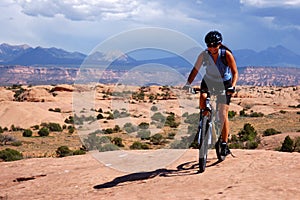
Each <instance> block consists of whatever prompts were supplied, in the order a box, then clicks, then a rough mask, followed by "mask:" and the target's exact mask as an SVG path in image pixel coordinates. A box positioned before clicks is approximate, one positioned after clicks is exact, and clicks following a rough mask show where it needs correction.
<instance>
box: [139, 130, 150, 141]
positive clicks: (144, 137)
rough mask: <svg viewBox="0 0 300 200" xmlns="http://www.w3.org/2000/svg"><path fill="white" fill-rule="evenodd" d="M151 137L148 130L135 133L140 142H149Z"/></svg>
mask: <svg viewBox="0 0 300 200" xmlns="http://www.w3.org/2000/svg"><path fill="white" fill-rule="evenodd" d="M150 135H151V131H150V130H140V131H138V133H137V137H139V138H141V139H142V140H149V139H150Z"/></svg>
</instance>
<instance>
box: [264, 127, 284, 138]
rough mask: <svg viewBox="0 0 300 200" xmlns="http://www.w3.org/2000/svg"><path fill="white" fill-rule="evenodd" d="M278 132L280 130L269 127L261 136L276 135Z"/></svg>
mask: <svg viewBox="0 0 300 200" xmlns="http://www.w3.org/2000/svg"><path fill="white" fill-rule="evenodd" d="M280 133H281V132H280V131H276V130H275V129H274V128H269V129H266V130H265V131H264V132H263V136H270V135H276V134H280Z"/></svg>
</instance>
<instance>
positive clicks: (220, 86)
mask: <svg viewBox="0 0 300 200" xmlns="http://www.w3.org/2000/svg"><path fill="white" fill-rule="evenodd" d="M231 86H232V82H231V79H230V80H228V81H224V82H214V81H210V80H208V79H205V78H204V79H203V80H202V82H201V93H208V94H210V93H213V94H215V95H216V96H217V102H218V103H221V104H227V105H229V104H230V100H231V96H232V95H231V94H227V93H226V92H225V93H224V90H225V91H226V90H227V89H228V88H230V87H231ZM212 91H213V92H212Z"/></svg>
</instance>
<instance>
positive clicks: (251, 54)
mask: <svg viewBox="0 0 300 200" xmlns="http://www.w3.org/2000/svg"><path fill="white" fill-rule="evenodd" d="M139 51H140V52H139V54H140V55H141V54H143V53H144V54H147V53H149V51H148V50H143V49H142V50H139ZM143 51H144V52H143ZM195 51H196V54H195ZM200 51H201V50H200V49H198V50H195V49H193V51H191V52H193V53H194V54H193V56H195V55H197V53H198V52H200ZM160 53H161V52H159V51H158V52H157V54H160ZM185 53H187V54H189V53H190V52H185ZM233 54H234V56H235V58H236V61H237V65H238V67H245V66H272V67H299V68H300V55H298V54H296V53H294V52H292V51H290V50H289V49H287V48H285V47H283V46H281V45H279V46H276V47H269V48H267V49H265V50H263V51H260V52H256V51H254V50H249V49H241V50H234V51H233ZM190 55H192V54H190ZM185 56H186V55H184V56H178V55H174V54H171V53H170V55H169V56H166V57H162V58H161V57H157V58H155V57H153V58H149V59H145V56H144V57H143V59H139V58H134V57H132V56H131V55H130V53H128V54H124V53H122V52H120V51H114V52H109V53H107V52H106V53H103V52H95V53H93V54H92V55H85V54H83V53H80V52H68V51H65V50H63V49H58V48H55V47H52V48H43V47H36V48H33V47H30V46H28V45H9V44H5V43H3V44H1V45H0V65H21V66H39V67H47V66H56V67H58V66H59V67H79V66H80V65H81V64H82V63H83V62H88V63H89V64H93V63H94V64H105V65H107V64H109V65H110V66H111V67H114V68H115V67H117V68H119V69H120V68H121V69H126V68H128V67H129V68H131V67H134V66H137V65H143V64H148V63H157V64H162V65H168V66H171V67H175V68H188V69H190V68H191V67H192V65H193V63H189V62H188V61H186V60H185V59H184V58H185Z"/></svg>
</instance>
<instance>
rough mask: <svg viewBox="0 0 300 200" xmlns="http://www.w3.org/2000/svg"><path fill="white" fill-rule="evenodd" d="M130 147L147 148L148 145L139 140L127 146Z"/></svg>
mask: <svg viewBox="0 0 300 200" xmlns="http://www.w3.org/2000/svg"><path fill="white" fill-rule="evenodd" d="M129 148H130V149H149V146H148V145H147V144H144V143H141V142H134V143H133V144H132V145H130V147H129Z"/></svg>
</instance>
